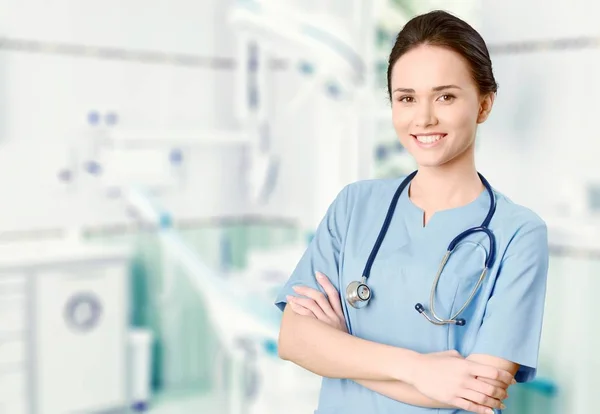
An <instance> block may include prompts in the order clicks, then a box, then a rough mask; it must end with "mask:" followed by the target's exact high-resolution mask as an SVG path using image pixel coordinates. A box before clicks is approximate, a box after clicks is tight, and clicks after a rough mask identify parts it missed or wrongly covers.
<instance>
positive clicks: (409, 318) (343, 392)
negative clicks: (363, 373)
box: [275, 177, 548, 414]
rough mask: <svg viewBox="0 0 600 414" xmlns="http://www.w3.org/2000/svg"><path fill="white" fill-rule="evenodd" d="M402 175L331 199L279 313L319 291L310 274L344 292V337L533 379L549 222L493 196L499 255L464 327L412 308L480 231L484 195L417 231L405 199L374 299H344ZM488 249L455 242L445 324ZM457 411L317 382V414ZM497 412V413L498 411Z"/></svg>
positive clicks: (441, 295) (483, 243)
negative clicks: (306, 292) (493, 366)
mask: <svg viewBox="0 0 600 414" xmlns="http://www.w3.org/2000/svg"><path fill="white" fill-rule="evenodd" d="M404 178H405V177H400V178H397V179H377V180H365V181H359V182H356V183H353V184H350V185H348V186H346V187H345V188H344V189H343V190H342V191H341V192H340V193H339V194H338V196H337V197H336V199H335V200H334V201H333V203H332V204H331V206H330V207H329V209H328V210H327V213H326V215H325V217H324V219H323V220H322V222H321V223H320V225H319V226H318V228H317V230H316V234H315V236H314V238H313V239H312V241H311V243H310V244H309V246H308V248H307V250H306V252H305V253H304V255H303V256H302V258H301V259H300V262H299V263H298V265H297V266H296V268H295V270H294V272H293V273H292V275H291V277H290V278H289V280H288V281H287V283H286V284H285V285H284V287H283V288H282V289H281V291H280V292H279V294H278V295H277V298H276V301H275V304H276V305H277V306H278V307H279V309H281V310H283V309H284V307H285V304H286V298H285V297H286V295H294V296H298V295H297V294H296V292H294V291H293V290H292V286H295V285H305V286H310V287H313V288H316V289H319V290H322V289H321V288H320V286H319V284H318V283H317V281H316V279H315V272H316V271H320V272H322V273H324V274H325V275H327V276H328V277H329V279H330V280H331V282H332V283H333V285H334V286H335V287H336V288H337V290H338V292H341V293H342V294H341V302H342V306H343V309H344V313H345V316H346V323H347V325H348V329H349V332H351V333H352V334H353V335H355V336H357V337H360V338H364V339H367V340H370V341H374V342H378V343H383V344H388V345H393V346H397V347H401V348H407V349H412V350H414V351H417V352H421V353H431V352H439V351H445V350H450V349H455V350H457V351H458V352H460V353H461V354H462V355H463V356H468V355H469V354H474V353H477V354H487V355H493V356H496V357H499V358H504V359H506V360H509V361H512V362H515V363H517V364H520V365H521V368H520V370H519V372H518V373H517V375H516V380H517V381H519V382H525V381H529V380H531V379H533V378H534V377H535V374H536V367H537V363H538V350H539V343H540V336H541V329H542V318H543V311H544V301H545V293H546V278H547V272H548V239H547V228H546V224H545V223H544V221H542V219H541V218H540V217H538V216H537V215H536V214H535V213H533V212H532V211H531V210H529V209H527V208H525V207H523V206H520V205H517V204H515V203H513V202H512V201H511V200H509V199H508V198H507V197H505V196H504V195H502V194H501V193H499V192H497V191H495V190H494V194H495V196H496V203H497V207H496V212H495V214H494V217H493V219H492V221H491V223H490V226H489V227H490V229H491V230H492V232H493V233H494V235H495V238H496V249H497V255H496V259H495V263H494V264H493V265H492V267H491V269H490V270H489V271H488V274H487V276H486V278H485V279H484V281H483V283H482V285H481V287H480V289H479V291H478V293H477V294H476V296H475V298H474V300H473V302H472V303H471V304H470V305H469V307H468V308H467V309H466V310H465V311H464V312H463V313H462V314H461V315H460V317H461V318H464V319H466V322H467V323H466V325H465V326H462V327H461V326H454V325H446V326H436V325H433V324H432V323H430V322H428V321H427V320H426V319H425V318H424V317H423V315H420V314H419V313H418V312H417V311H416V310H415V304H416V303H417V302H420V303H422V304H423V305H424V306H425V309H426V310H427V311H429V296H430V292H431V287H432V284H433V282H434V278H435V276H436V272H437V270H438V267H439V265H440V261H441V259H442V257H443V256H444V254H445V252H446V250H447V247H448V244H449V243H450V241H451V240H452V239H453V238H454V237H455V236H456V235H458V234H459V233H461V232H462V231H464V230H466V229H467V228H470V227H474V226H479V225H480V224H481V223H482V222H483V220H484V218H485V217H486V215H487V212H488V209H489V205H490V199H489V194H488V192H487V191H483V192H482V193H481V194H480V196H479V197H478V198H477V199H476V200H475V201H473V202H471V203H469V204H467V205H465V206H462V207H458V208H452V209H448V210H443V211H439V212H437V213H435V214H434V215H433V216H432V217H431V219H430V220H429V222H428V223H427V225H426V226H425V227H423V211H422V210H421V209H420V208H419V207H417V206H416V205H415V204H413V203H412V201H411V200H410V198H409V197H408V187H407V188H406V189H405V190H404V191H403V192H402V195H401V196H400V199H399V201H398V205H397V206H396V210H395V214H394V216H393V219H392V221H391V224H390V227H389V230H388V232H387V234H386V236H385V239H384V240H383V243H382V245H381V248H380V249H379V253H378V254H377V257H376V259H375V262H374V264H373V267H372V269H371V275H370V277H369V280H368V284H369V286H370V287H371V289H372V292H373V297H372V299H371V301H370V302H369V305H368V306H366V307H365V308H363V309H360V310H357V309H354V308H352V307H351V306H349V305H348V304H347V302H346V300H345V290H346V286H347V285H348V283H350V282H351V281H355V280H360V279H361V276H362V272H363V270H364V267H365V263H366V262H367V258H368V257H369V254H370V253H371V249H372V248H373V245H374V244H375V241H376V239H377V236H378V234H379V231H380V229H381V225H382V223H383V221H384V218H385V215H386V213H387V210H388V206H389V204H390V201H391V200H392V197H393V194H394V192H395V191H396V189H397V188H398V186H399V185H400V183H401V182H402V180H403V179H404ZM488 251H489V243H488V239H487V237H486V235H485V234H483V233H476V234H473V235H471V236H469V237H468V238H467V240H466V241H464V242H461V243H460V244H459V246H458V247H457V248H456V249H455V251H454V253H453V254H452V255H451V257H450V260H449V261H448V263H447V264H446V267H445V268H444V272H443V274H442V276H441V278H440V281H439V284H438V290H437V292H436V305H435V309H436V312H437V314H438V315H439V316H440V317H442V318H449V317H450V316H451V314H454V313H455V312H456V311H457V310H458V309H459V308H460V307H462V305H463V304H464V303H465V301H466V300H467V299H468V297H469V295H470V292H471V291H472V289H473V287H474V286H475V284H476V283H477V280H478V278H479V275H480V273H481V271H482V269H483V263H484V260H485V257H486V252H488ZM372 412H376V413H381V414H387V413H394V414H423V413H463V412H464V411H462V410H446V409H430V408H422V407H415V406H412V405H408V404H404V403H401V402H398V401H395V400H392V399H390V398H388V397H385V396H383V395H380V394H378V393H375V392H373V391H371V390H369V389H367V388H365V387H363V386H361V385H359V384H357V383H355V382H354V381H352V380H348V379H332V378H324V379H323V383H322V387H321V393H320V398H319V407H318V410H317V411H316V413H317V414H333V413H345V414H353V413H357V414H358V413H361V414H364V413H372ZM498 412H499V411H498Z"/></svg>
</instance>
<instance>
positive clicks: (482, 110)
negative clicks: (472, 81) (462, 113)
mask: <svg viewBox="0 0 600 414" xmlns="http://www.w3.org/2000/svg"><path fill="white" fill-rule="evenodd" d="M495 99H496V93H495V92H491V93H488V94H487V95H484V96H483V97H482V98H481V100H480V101H479V114H478V115H477V123H478V124H482V123H484V122H485V121H486V119H487V118H488V116H489V115H490V112H492V107H493V106H494V100H495Z"/></svg>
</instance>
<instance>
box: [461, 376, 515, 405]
mask: <svg viewBox="0 0 600 414" xmlns="http://www.w3.org/2000/svg"><path fill="white" fill-rule="evenodd" d="M501 384H502V383H501ZM466 388H468V389H470V390H472V391H477V392H478V393H481V394H484V395H487V396H488V397H492V398H495V399H498V400H504V399H506V397H507V395H506V390H505V389H504V387H496V386H494V385H490V384H487V383H485V382H484V381H481V380H480V379H475V378H473V379H471V380H469V381H468V382H467V384H466Z"/></svg>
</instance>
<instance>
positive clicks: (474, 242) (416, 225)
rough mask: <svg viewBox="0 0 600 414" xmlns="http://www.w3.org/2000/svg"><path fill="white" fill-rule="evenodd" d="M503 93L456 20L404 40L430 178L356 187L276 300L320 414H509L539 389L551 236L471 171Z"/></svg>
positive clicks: (435, 17)
mask: <svg viewBox="0 0 600 414" xmlns="http://www.w3.org/2000/svg"><path fill="white" fill-rule="evenodd" d="M496 90H497V85H496V82H495V80H494V75H493V73H492V64H491V61H490V57H489V53H488V50H487V47H486V45H485V42H484V41H483V39H482V38H481V36H480V35H479V34H478V33H477V32H476V31H475V30H474V29H473V28H472V27H471V26H469V25H468V24H467V23H465V22H464V21H462V20H460V19H459V18H457V17H455V16H453V15H451V14H448V13H446V12H442V11H434V12H431V13H427V14H424V15H420V16H417V17H415V18H414V19H412V20H411V21H410V22H408V23H407V24H406V26H405V27H404V28H403V29H402V31H401V32H400V33H399V35H398V37H397V40H396V44H395V45H394V47H393V49H392V52H391V55H390V58H389V67H388V92H389V96H390V101H391V107H392V119H393V124H394V128H395V130H396V132H397V135H398V138H399V139H400V141H401V143H402V144H403V146H404V147H405V148H406V150H407V151H409V152H410V154H411V155H412V156H413V157H414V158H415V160H416V162H417V164H418V169H417V170H416V171H415V172H413V173H412V174H410V175H409V176H407V177H401V178H398V179H380V180H365V181H360V182H356V183H353V184H351V185H348V186H346V187H345V188H344V189H343V190H342V191H341V192H340V194H339V195H338V196H337V197H336V199H335V200H334V202H333V203H332V205H331V206H330V207H329V209H328V211H327V213H326V216H325V217H324V219H323V221H322V222H321V224H320V225H319V227H318V229H317V232H316V235H315V237H314V239H313V240H312V241H311V243H310V245H309V246H308V248H307V250H306V252H305V253H304V255H303V256H302V258H301V260H300V262H299V263H298V265H297V267H296V269H295V270H294V272H293V274H292V275H291V277H290V279H289V281H288V282H287V283H286V284H285V286H284V287H283V289H282V291H281V292H280V294H279V295H278V297H277V299H276V305H277V306H278V307H279V308H280V309H282V310H283V318H282V323H281V330H280V338H279V354H280V356H281V358H283V359H285V360H289V361H292V362H294V363H295V364H297V365H300V366H302V367H304V368H306V369H308V370H310V371H312V372H314V373H316V374H318V375H321V376H323V377H324V379H323V383H322V388H321V394H320V398H319V406H318V409H317V411H316V413H317V414H333V413H343V414H354V413H356V414H359V413H360V414H364V413H382V414H387V413H390V414H391V413H394V414H423V413H462V412H467V411H469V412H476V413H493V412H501V411H500V410H502V409H503V408H504V404H503V400H504V399H505V398H506V397H507V390H508V388H509V386H510V385H511V384H514V383H515V382H524V381H528V380H531V379H532V378H534V376H535V373H536V367H537V357H538V349H539V341H540V334H541V327H542V317H543V309H544V300H545V293H546V277H547V272H548V242H547V229H546V225H545V223H544V222H543V221H542V220H541V219H540V218H539V217H538V216H537V215H536V214H535V213H533V212H532V211H531V210H529V209H527V208H525V207H523V206H520V205H517V204H515V203H513V202H512V201H510V200H509V199H508V198H507V197H506V196H504V195H503V194H501V193H500V192H498V191H496V190H495V189H492V187H491V186H490V184H489V183H488V182H487V180H486V179H485V178H484V177H483V176H482V175H480V174H479V173H478V172H477V169H476V167H475V160H474V144H475V136H476V131H477V125H478V124H481V123H482V122H484V121H485V120H486V119H487V118H488V116H489V114H490V111H491V110H492V105H493V103H494V99H495V96H496ZM507 163H508V164H509V163H510V161H508V162H507ZM507 167H508V168H510V165H508V166H507ZM457 236H458V237H457ZM448 254H449V256H448ZM286 304H289V305H290V306H286ZM494 410H496V411H494Z"/></svg>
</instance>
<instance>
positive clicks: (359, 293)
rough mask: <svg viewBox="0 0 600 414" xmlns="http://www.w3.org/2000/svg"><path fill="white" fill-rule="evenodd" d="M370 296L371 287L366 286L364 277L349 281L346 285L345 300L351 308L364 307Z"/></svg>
mask: <svg viewBox="0 0 600 414" xmlns="http://www.w3.org/2000/svg"><path fill="white" fill-rule="evenodd" d="M372 296H373V295H372V292H371V288H370V287H369V286H367V283H366V278H365V277H363V279H362V280H361V281H358V280H356V281H354V282H350V283H349V284H348V286H347V287H346V301H347V302H348V304H349V305H350V306H352V307H353V308H356V309H362V308H364V307H365V306H367V304H368V303H369V301H370V300H371V297H372Z"/></svg>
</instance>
